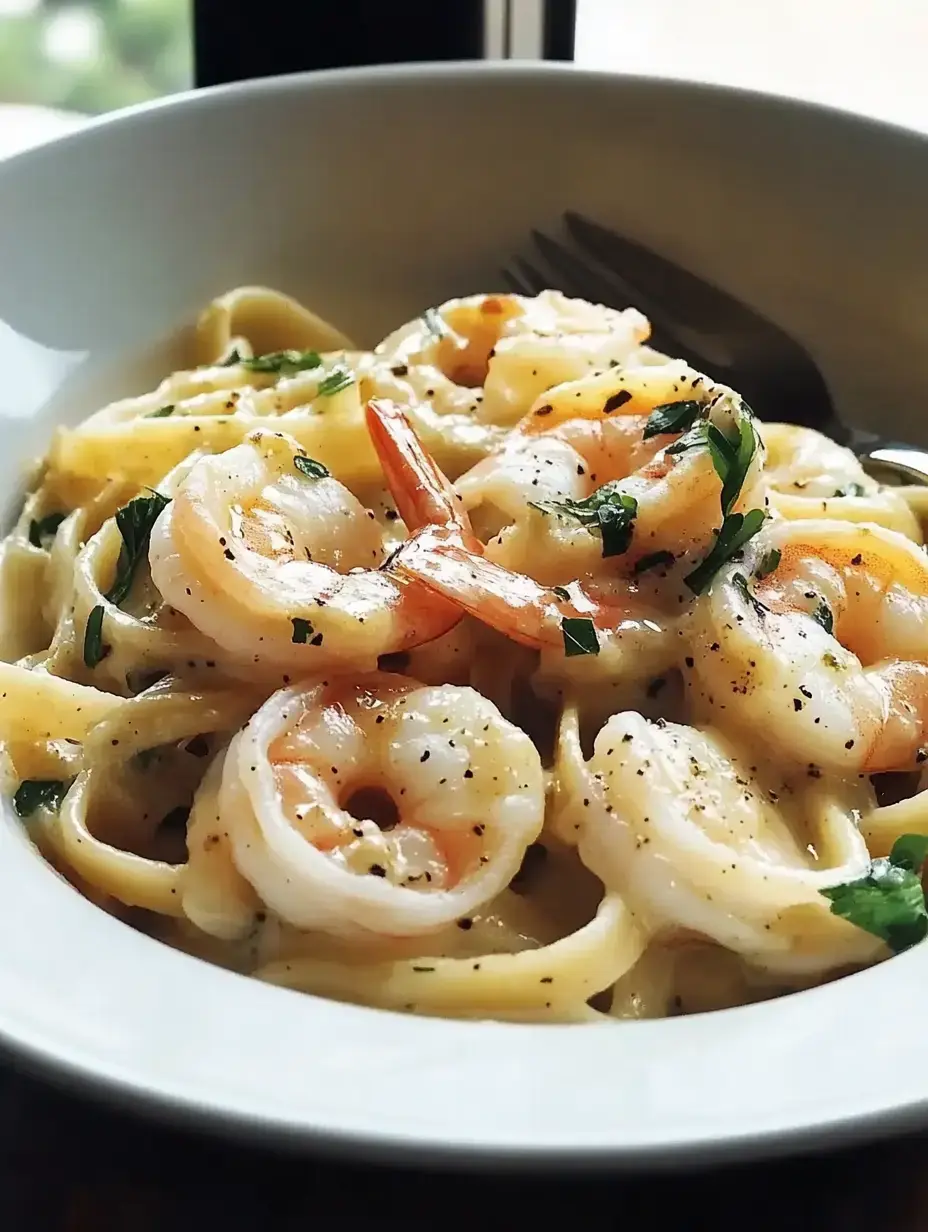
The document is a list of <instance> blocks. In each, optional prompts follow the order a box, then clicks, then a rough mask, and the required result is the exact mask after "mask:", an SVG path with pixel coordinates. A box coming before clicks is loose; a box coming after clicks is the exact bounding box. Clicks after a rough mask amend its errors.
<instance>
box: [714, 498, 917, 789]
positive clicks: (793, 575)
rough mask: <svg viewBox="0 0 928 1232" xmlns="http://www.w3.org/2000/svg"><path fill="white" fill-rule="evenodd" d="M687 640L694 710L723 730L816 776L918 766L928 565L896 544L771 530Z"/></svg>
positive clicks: (893, 537) (788, 526)
mask: <svg viewBox="0 0 928 1232" xmlns="http://www.w3.org/2000/svg"><path fill="white" fill-rule="evenodd" d="M757 575H761V576H759V577H758V576H757ZM693 635H694V645H695V650H694V655H693V657H692V659H691V660H690V662H691V663H692V671H691V682H692V689H693V696H694V701H695V702H696V704H697V705H698V706H699V707H700V708H701V710H702V711H703V712H704V713H707V714H711V715H712V716H713V719H712V721H713V722H715V723H718V724H719V725H720V726H722V727H728V728H732V729H734V727H735V726H737V727H738V728H739V729H741V730H743V731H745V732H752V733H754V734H755V735H756V738H757V739H758V740H762V741H763V743H764V744H765V746H769V747H771V748H774V749H777V750H778V751H779V752H780V753H781V754H782V755H784V756H786V757H789V758H792V759H793V762H794V763H795V762H799V763H801V764H803V765H807V766H808V767H809V773H810V774H813V775H815V774H818V773H820V770H821V769H825V770H832V771H834V772H836V773H843V774H853V773H867V774H870V773H874V772H877V771H888V770H907V769H911V768H914V767H915V766H916V765H917V764H919V763H920V762H923V761H924V760H925V758H926V751H925V746H926V744H928V557H926V555H925V553H924V552H923V551H922V550H921V549H920V548H918V547H916V545H915V544H913V543H912V542H911V540H909V539H907V538H905V537H904V536H903V535H900V534H898V533H897V532H895V531H890V530H885V529H884V528H882V527H880V526H866V525H858V524H855V523H848V522H824V521H822V522H819V521H796V522H772V523H770V524H768V526H767V528H766V529H765V530H763V531H761V533H760V534H759V535H758V536H757V537H756V538H755V539H754V540H752V541H751V543H750V544H749V545H748V548H747V551H746V553H745V558H744V560H743V561H742V562H739V563H737V564H730V565H728V566H726V567H725V568H723V569H722V570H721V571H720V572H719V574H718V575H717V576H716V578H715V580H714V582H713V584H712V587H711V590H710V592H709V594H708V595H706V596H705V597H704V598H703V599H702V601H701V602H700V603H699V604H698V605H697V607H696V610H695V611H694V614H693Z"/></svg>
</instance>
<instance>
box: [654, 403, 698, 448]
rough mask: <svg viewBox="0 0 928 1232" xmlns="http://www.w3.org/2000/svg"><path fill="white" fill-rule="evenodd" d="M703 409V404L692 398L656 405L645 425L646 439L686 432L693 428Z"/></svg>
mask: <svg viewBox="0 0 928 1232" xmlns="http://www.w3.org/2000/svg"><path fill="white" fill-rule="evenodd" d="M703 410H704V407H703V404H702V403H701V402H696V401H694V400H692V399H687V400H685V401H682V402H664V403H663V404H662V405H661V406H656V407H655V408H654V410H653V411H652V412H651V414H650V415H649V416H648V419H647V422H646V423H645V425H644V433H643V435H644V439H645V440H648V439H649V438H650V437H652V436H666V435H668V434H670V433H677V432H685V431H686V430H687V429H688V428H692V426H693V424H694V423H695V422H696V420H697V419H698V418H699V416H700V415H701V414H702V413H703Z"/></svg>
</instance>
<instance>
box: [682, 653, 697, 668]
mask: <svg viewBox="0 0 928 1232" xmlns="http://www.w3.org/2000/svg"><path fill="white" fill-rule="evenodd" d="M684 663H685V664H686V666H687V667H695V666H696V660H695V659H694V658H693V656H692V655H687V656H686V658H685V659H684Z"/></svg>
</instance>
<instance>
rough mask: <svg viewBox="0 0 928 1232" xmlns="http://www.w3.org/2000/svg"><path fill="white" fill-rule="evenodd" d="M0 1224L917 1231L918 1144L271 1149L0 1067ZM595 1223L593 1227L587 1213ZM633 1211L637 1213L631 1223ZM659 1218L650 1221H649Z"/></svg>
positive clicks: (227, 1231) (226, 1231) (923, 1202)
mask: <svg viewBox="0 0 928 1232" xmlns="http://www.w3.org/2000/svg"><path fill="white" fill-rule="evenodd" d="M0 1139H2V1182H0V1229H2V1232H44V1230H45V1229H54V1230H56V1232H57V1230H59V1229H60V1230H61V1232H111V1230H119V1232H123V1230H125V1232H149V1230H150V1229H158V1230H160V1229H162V1228H163V1229H170V1230H171V1232H186V1230H187V1229H194V1228H196V1230H197V1232H208V1230H211V1229H212V1228H216V1229H217V1230H218V1229H221V1232H239V1230H240V1229H249V1230H251V1229H259V1230H261V1232H264V1230H265V1229H266V1230H267V1232H290V1230H291V1229H307V1228H312V1229H314V1230H315V1229H328V1228H341V1227H350V1228H367V1227H371V1228H374V1227H384V1226H386V1227H401V1226H407V1227H408V1226H412V1227H422V1228H429V1227H443V1226H450V1225H453V1226H460V1227H463V1226H465V1222H466V1223H468V1224H471V1225H472V1226H473V1227H474V1228H475V1229H479V1230H480V1232H482V1230H483V1229H484V1228H496V1227H500V1228H506V1229H510V1228H513V1227H525V1226H526V1225H527V1224H528V1222H529V1220H532V1221H535V1222H537V1223H539V1224H540V1226H541V1227H542V1228H544V1227H547V1226H551V1224H552V1223H553V1221H554V1219H555V1218H557V1219H560V1218H565V1219H567V1218H569V1219H570V1221H571V1224H572V1225H573V1226H574V1227H577V1228H582V1227H586V1226H589V1227H593V1226H595V1227H597V1228H613V1227H614V1228H620V1227H621V1228H623V1229H629V1230H631V1229H636V1230H637V1229H638V1228H642V1229H647V1230H648V1232H650V1229H652V1228H655V1227H657V1228H660V1229H662V1230H663V1229H681V1230H686V1232H698V1230H699V1229H702V1228H707V1229H712V1230H713V1232H729V1229H730V1230H732V1232H734V1230H735V1229H737V1230H738V1232H774V1230H775V1232H785V1230H787V1229H789V1230H790V1232H792V1230H795V1229H806V1228H809V1229H815V1230H816V1232H839V1230H840V1232H858V1230H859V1232H910V1230H911V1232H924V1230H926V1229H928V1170H926V1169H925V1167H924V1164H925V1163H926V1162H928V1140H926V1139H924V1138H919V1137H911V1138H905V1139H896V1140H894V1141H890V1142H884V1143H881V1144H878V1145H876V1146H869V1147H864V1148H859V1147H858V1148H855V1149H854V1150H851V1151H840V1152H831V1153H822V1154H819V1155H816V1156H809V1157H805V1158H801V1159H796V1160H780V1161H777V1162H773V1163H768V1164H754V1165H744V1166H740V1167H729V1168H725V1169H715V1170H712V1171H709V1172H701V1173H695V1174H689V1175H679V1176H676V1175H674V1176H668V1175H666V1174H665V1175H657V1176H651V1177H648V1176H640V1177H618V1178H612V1177H604V1176H602V1175H599V1176H594V1177H590V1178H587V1179H584V1178H576V1177H574V1178H570V1179H566V1180H558V1179H556V1178H551V1177H550V1176H545V1177H536V1176H525V1175H523V1176H521V1177H512V1176H510V1177H487V1176H482V1177H480V1176H476V1175H462V1174H459V1173H455V1174H449V1173H438V1172H426V1171H419V1170H416V1169H415V1168H409V1169H385V1168H376V1167H371V1166H369V1165H366V1164H364V1163H363V1162H346V1163H333V1162H331V1161H329V1160H321V1159H313V1158H312V1157H305V1156H304V1157H301V1158H293V1157H288V1158H283V1157H279V1156H274V1155H268V1154H264V1153H262V1152H260V1151H257V1150H252V1149H248V1148H245V1147H241V1146H230V1145H229V1144H227V1143H220V1142H214V1141H210V1140H208V1139H206V1138H202V1137H195V1136H193V1135H191V1134H188V1133H181V1132H178V1131H176V1130H169V1129H166V1128H164V1127H163V1126H159V1125H154V1124H151V1123H149V1122H147V1121H143V1120H140V1119H137V1118H136V1117H134V1116H130V1115H127V1114H126V1113H124V1112H115V1111H113V1110H112V1109H108V1108H104V1107H101V1106H97V1105H95V1104H92V1103H88V1102H86V1101H85V1100H84V1099H83V1098H76V1097H75V1096H74V1095H72V1094H63V1093H61V1092H59V1091H57V1090H53V1089H52V1088H50V1087H48V1086H46V1085H45V1084H44V1083H39V1082H36V1081H35V1080H34V1079H32V1078H25V1077H23V1076H21V1075H18V1074H13V1073H11V1072H9V1071H3V1072H2V1074H0ZM594 1219H595V1225H594V1224H593V1220H594ZM645 1220H647V1222H645ZM658 1221H659V1222H658Z"/></svg>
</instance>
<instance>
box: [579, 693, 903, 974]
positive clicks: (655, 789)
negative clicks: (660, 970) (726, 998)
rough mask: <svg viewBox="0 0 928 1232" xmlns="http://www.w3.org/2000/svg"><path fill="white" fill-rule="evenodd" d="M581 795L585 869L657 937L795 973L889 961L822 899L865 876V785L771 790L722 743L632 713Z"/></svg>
mask: <svg viewBox="0 0 928 1232" xmlns="http://www.w3.org/2000/svg"><path fill="white" fill-rule="evenodd" d="M584 791H585V794H584V796H583V800H582V803H581V801H580V800H579V799H578V800H576V801H575V807H574V815H575V824H576V825H577V827H578V831H579V836H580V837H579V851H580V856H581V858H582V859H583V861H584V863H585V864H586V865H587V866H588V867H589V868H590V869H591V870H592V871H593V872H594V873H596V875H597V876H598V877H600V878H601V879H602V880H603V882H604V883H605V884H606V886H607V887H608V888H609V889H612V890H616V891H619V892H620V893H621V894H622V895H623V896H624V897H625V898H626V900H627V901H628V903H629V904H630V906H632V907H633V908H634V909H635V911H636V912H637V913H639V914H640V915H641V916H643V918H644V920H645V922H646V923H647V924H649V925H650V926H651V927H652V928H656V929H661V928H671V929H685V930H692V931H693V932H696V933H698V934H701V935H703V936H705V937H710V938H712V939H714V940H715V941H717V942H719V943H721V944H722V945H724V946H727V947H728V948H729V949H731V950H734V951H736V952H737V953H740V954H743V955H744V956H745V957H747V958H748V959H750V960H751V961H752V962H754V963H756V964H758V965H760V966H764V967H768V968H772V969H776V970H780V971H789V972H795V973H802V972H824V971H828V970H833V969H835V968H837V967H841V966H844V965H847V964H851V963H859V962H869V961H872V960H874V959H875V958H877V957H878V956H879V955H880V954H881V953H884V954H885V952H886V951H885V947H884V945H883V943H882V942H881V941H879V940H878V939H877V938H875V937H873V936H871V935H870V934H869V933H866V932H863V931H862V930H861V929H859V928H857V927H855V926H854V925H852V924H849V923H848V922H847V921H846V920H843V919H840V918H838V917H837V916H835V915H833V914H831V911H830V908H829V903H828V901H827V900H826V899H825V898H824V897H823V896H822V894H821V891H822V890H824V889H827V888H829V887H831V886H834V885H836V884H840V883H843V882H846V881H852V880H854V879H855V878H857V877H861V876H864V875H865V874H866V873H867V871H868V870H869V867H870V857H869V854H868V851H867V847H866V844H865V843H864V840H863V839H862V838H861V836H860V834H859V832H858V830H857V825H856V819H857V818H858V817H859V815H860V812H862V811H863V810H864V809H866V808H867V807H868V806H869V805H870V804H871V803H872V791H871V789H870V788H869V784H867V783H866V782H858V781H857V780H854V779H852V780H850V781H841V780H835V781H832V782H828V781H826V780H816V781H812V780H808V779H804V778H803V777H802V776H801V774H800V775H798V776H795V775H794V776H793V778H792V779H791V778H789V777H788V776H786V777H784V776H783V775H782V774H781V775H778V776H775V775H774V773H773V772H772V771H768V770H766V769H764V768H763V767H759V766H758V765H756V764H754V765H748V764H747V763H746V762H745V761H744V759H743V758H741V757H739V756H738V755H737V754H736V753H735V751H734V750H733V749H732V748H731V746H730V745H729V744H728V743H727V741H726V740H725V739H724V738H723V737H722V736H720V735H719V734H718V733H715V732H711V731H698V730H696V729H695V728H692V727H685V726H678V725H676V724H671V723H663V722H662V721H659V722H657V723H649V722H648V721H647V720H646V719H644V718H643V717H642V716H641V715H640V714H635V713H624V714H617V715H615V716H614V717H613V718H611V719H610V720H609V721H608V722H607V723H606V725H605V727H604V728H603V729H602V731H601V732H600V733H599V735H598V736H597V737H596V741H595V744H594V749H593V755H592V758H591V760H590V761H589V762H588V763H587V783H586V786H585V788H584Z"/></svg>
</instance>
